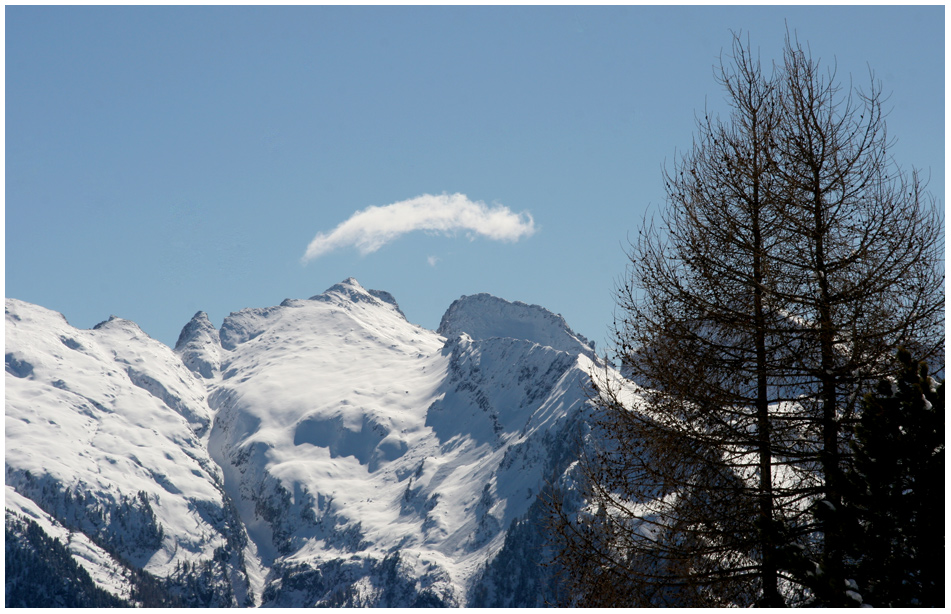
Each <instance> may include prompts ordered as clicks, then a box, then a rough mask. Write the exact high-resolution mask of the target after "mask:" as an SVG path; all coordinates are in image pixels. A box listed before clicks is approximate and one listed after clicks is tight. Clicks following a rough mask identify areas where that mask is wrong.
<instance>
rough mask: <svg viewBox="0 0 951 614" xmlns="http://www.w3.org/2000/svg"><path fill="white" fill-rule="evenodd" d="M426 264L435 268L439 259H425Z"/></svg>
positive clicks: (432, 257) (433, 257) (434, 257)
mask: <svg viewBox="0 0 951 614" xmlns="http://www.w3.org/2000/svg"><path fill="white" fill-rule="evenodd" d="M426 262H428V263H429V266H433V267H434V266H436V263H437V262H439V258H437V257H436V256H429V257H428V258H426Z"/></svg>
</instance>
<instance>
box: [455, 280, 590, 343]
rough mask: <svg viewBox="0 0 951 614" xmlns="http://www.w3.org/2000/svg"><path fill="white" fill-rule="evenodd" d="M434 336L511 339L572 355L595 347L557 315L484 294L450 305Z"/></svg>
mask: <svg viewBox="0 0 951 614" xmlns="http://www.w3.org/2000/svg"><path fill="white" fill-rule="evenodd" d="M436 332H438V333H439V334H440V335H443V336H444V337H455V336H457V335H459V334H460V333H466V334H467V335H469V336H470V337H472V338H473V339H490V338H493V337H511V338H513V339H523V340H526V341H531V342H533V343H537V344H539V345H543V346H548V347H551V348H554V349H556V350H561V351H564V352H570V353H574V354H576V353H581V354H585V355H587V356H591V355H593V353H594V344H593V343H591V342H590V341H588V339H586V338H585V337H583V336H581V335H579V334H577V333H575V332H574V331H572V330H571V329H570V328H569V327H568V324H567V323H566V322H565V319H564V318H563V317H561V316H560V315H557V314H554V313H552V312H550V311H548V310H547V309H545V308H544V307H540V306H539V305H528V304H526V303H522V302H520V301H515V302H510V301H506V300H505V299H501V298H498V297H495V296H492V295H491V294H485V293H482V294H474V295H471V296H463V297H461V298H459V299H458V300H456V301H453V303H452V305H450V306H449V309H448V310H447V311H446V313H445V314H444V315H443V317H442V320H441V321H440V323H439V328H438V329H437V331H436Z"/></svg>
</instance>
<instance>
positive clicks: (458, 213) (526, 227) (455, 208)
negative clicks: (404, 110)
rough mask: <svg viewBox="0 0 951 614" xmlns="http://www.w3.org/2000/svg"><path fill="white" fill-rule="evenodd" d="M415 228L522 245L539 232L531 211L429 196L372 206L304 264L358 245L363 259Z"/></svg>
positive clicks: (314, 247)
mask: <svg viewBox="0 0 951 614" xmlns="http://www.w3.org/2000/svg"><path fill="white" fill-rule="evenodd" d="M414 230H425V231H428V232H432V233H437V234H443V235H451V234H454V233H456V232H457V231H459V230H465V231H468V232H470V233H472V234H471V235H470V238H474V235H482V236H484V237H486V238H488V239H493V240H496V241H518V240H519V239H521V238H522V237H528V236H531V235H532V234H533V233H534V232H535V221H534V220H533V219H532V216H531V214H530V213H528V212H527V211H523V212H521V213H517V214H516V213H512V212H511V211H510V210H509V208H508V207H504V206H502V205H494V206H492V207H489V206H487V205H486V204H485V203H483V202H481V201H475V202H473V201H471V200H469V199H468V198H467V197H466V195H465V194H440V195H437V196H434V195H432V194H423V195H422V196H417V197H416V198H411V199H410V200H404V201H400V202H398V203H393V204H391V205H386V206H383V207H367V208H366V209H364V210H362V211H357V212H356V213H354V214H353V215H351V216H350V219H348V220H346V221H345V222H343V223H341V224H340V225H339V226H337V227H336V228H334V229H333V230H331V231H330V232H329V233H323V232H319V233H317V236H315V237H314V239H313V240H312V241H311V242H310V245H308V246H307V251H306V252H305V253H304V256H303V258H302V259H301V260H302V261H303V262H308V261H310V260H313V259H314V258H319V257H320V256H323V255H324V254H326V253H328V252H332V251H333V250H335V249H339V248H341V247H349V246H353V247H356V248H357V249H359V250H360V253H361V254H363V255H366V254H370V253H373V252H375V251H376V250H378V249H380V248H381V247H383V245H385V244H387V243H389V242H390V241H392V240H394V239H396V238H397V237H400V236H401V235H404V234H406V233H408V232H413V231H414Z"/></svg>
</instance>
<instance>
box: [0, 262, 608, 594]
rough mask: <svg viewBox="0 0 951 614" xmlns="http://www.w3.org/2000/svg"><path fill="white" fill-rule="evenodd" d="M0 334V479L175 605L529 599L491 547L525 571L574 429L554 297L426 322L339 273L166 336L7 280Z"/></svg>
mask: <svg viewBox="0 0 951 614" xmlns="http://www.w3.org/2000/svg"><path fill="white" fill-rule="evenodd" d="M6 330H7V333H6V342H7V357H6V358H7V360H6V367H7V375H6V380H7V390H8V394H7V429H6V432H7V450H8V453H7V458H6V465H7V467H6V474H7V485H8V488H13V489H15V490H16V492H17V493H18V496H20V497H29V498H34V499H33V501H34V503H35V504H36V505H37V506H39V508H40V509H42V510H43V512H44V513H46V514H48V515H49V516H50V518H51V519H53V520H55V521H56V522H59V523H61V524H62V525H63V526H70V527H72V528H73V529H74V530H81V531H87V532H90V535H92V534H95V536H96V539H98V540H100V541H102V543H108V544H110V547H116V548H119V549H120V551H121V552H122V553H123V556H128V557H131V560H133V562H134V564H135V565H137V566H140V567H141V568H144V569H146V570H148V571H149V572H152V573H155V574H156V575H158V576H160V577H162V578H169V580H168V582H169V586H170V587H171V589H170V590H172V592H173V593H174V594H175V595H179V596H181V597H182V599H183V600H185V601H186V602H187V603H189V604H192V605H202V604H204V605H221V606H229V605H270V606H301V605H397V606H413V605H415V606H421V605H467V604H468V605H492V604H500V605H504V604H508V605H512V604H523V605H541V604H542V602H541V601H538V600H539V599H541V598H540V597H539V596H538V595H534V594H532V595H513V594H509V593H508V592H506V591H510V589H507V588H505V586H508V584H506V581H505V580H504V579H502V576H499V575H494V574H495V572H492V573H490V572H489V569H490V567H488V566H487V565H488V564H489V563H490V562H491V561H493V560H494V559H495V558H496V557H497V556H499V555H500V553H503V554H504V553H505V552H508V553H509V554H507V555H505V557H506V558H505V560H506V561H510V560H517V561H518V562H519V563H518V564H519V565H523V566H524V567H525V570H524V573H526V574H537V572H536V571H534V569H535V566H536V562H535V561H533V560H532V559H531V557H526V556H525V555H524V554H515V552H521V551H520V550H518V548H526V547H528V546H527V545H526V544H527V543H528V542H521V541H518V540H528V539H537V532H538V531H539V530H540V529H539V528H537V527H536V528H531V527H535V526H536V524H538V523H539V522H540V521H538V520H537V518H540V517H541V516H540V512H539V503H538V502H537V500H536V497H537V496H538V494H539V492H540V491H541V490H542V489H543V488H545V485H546V480H547V479H549V478H550V477H551V476H552V475H559V474H561V473H563V472H564V469H565V465H566V463H569V462H570V448H571V446H572V445H573V442H575V441H577V440H578V433H577V432H576V431H577V430H578V428H580V427H579V424H580V423H581V422H580V421H581V418H580V417H581V416H582V415H583V414H584V407H585V404H586V397H585V395H584V392H583V390H582V384H583V383H584V381H586V380H587V371H588V370H589V369H590V368H591V366H592V362H591V358H592V357H593V347H592V346H591V344H590V343H589V342H588V341H587V340H586V339H584V338H583V337H581V336H580V335H576V334H575V333H573V332H572V331H571V329H570V328H568V326H567V324H566V323H565V321H564V319H563V318H561V316H557V315H555V314H553V313H551V312H549V311H547V310H545V309H543V308H541V307H539V306H536V305H527V304H524V303H518V302H515V303H511V302H508V301H504V300H502V299H498V298H496V297H492V296H490V295H485V294H482V295H475V296H471V297H463V298H462V299H460V300H458V301H455V302H454V303H453V305H452V306H450V308H449V310H447V312H446V315H445V316H444V317H443V320H442V323H441V326H440V330H439V331H438V332H437V331H431V330H426V329H424V328H421V327H419V326H416V325H414V324H411V323H409V322H408V321H407V320H406V318H405V317H404V315H403V313H402V311H401V310H400V309H399V306H398V304H397V302H396V300H395V299H394V298H393V297H392V295H390V294H389V293H387V292H383V291H377V290H367V289H364V288H363V287H362V286H360V284H359V283H358V282H357V281H356V280H354V279H352V278H351V279H347V280H345V281H343V282H341V283H339V284H335V285H334V286H331V287H330V288H328V289H327V290H326V291H325V292H323V293H321V294H319V295H316V296H313V297H311V298H309V299H287V300H285V301H283V302H282V303H281V304H280V305H278V306H272V307H264V308H253V309H243V310H240V311H236V312H233V313H231V314H230V315H229V316H228V317H227V318H225V319H224V322H223V323H222V326H221V328H220V329H216V328H215V327H214V325H212V324H211V322H210V321H209V319H208V317H207V314H205V313H204V312H198V313H196V314H195V316H194V317H193V318H192V319H191V320H190V321H189V322H188V323H187V324H186V325H185V326H184V328H183V330H182V333H181V335H180V336H179V339H178V342H177V343H176V344H175V348H174V350H172V349H171V348H168V347H167V346H164V345H162V344H161V343H159V342H157V341H155V340H154V339H151V338H150V337H148V335H145V334H144V333H143V332H142V331H141V330H140V329H139V328H138V327H137V326H135V324H134V323H132V322H129V321H126V320H122V319H121V318H111V319H110V320H108V321H107V322H105V323H103V324H101V325H99V326H98V327H97V328H96V329H94V330H87V331H83V330H77V329H75V328H73V327H71V326H69V324H68V323H66V320H65V318H63V317H62V316H61V315H60V314H56V313H55V312H51V311H49V310H44V309H43V308H40V307H36V306H32V305H29V304H28V303H22V302H17V301H12V300H10V299H8V300H7V329H6ZM64 501H65V502H66V503H65V504H64V503H63V502H64ZM120 508H121V509H123V510H126V509H127V508H128V510H132V511H135V513H136V514H138V516H139V517H141V518H142V519H145V520H147V521H148V522H145V520H143V523H145V524H146V525H148V526H145V527H135V528H133V527H126V526H124V525H123V524H122V523H121V521H120V518H119V515H118V510H119V509H120ZM529 517H531V518H535V519H536V520H532V521H531V522H530V523H529V524H528V525H526V524H524V523H525V522H528V521H527V520H525V519H526V518H529ZM520 520H521V521H522V522H523V524H522V525H521V528H520V529H519V533H518V535H519V536H520V537H518V538H517V539H516V538H515V537H510V536H509V530H510V528H511V527H513V526H514V525H515V524H516V523H517V522H519V521H520ZM532 523H535V524H532ZM140 524H141V523H140ZM539 526H540V525H539ZM143 529H144V533H143ZM133 535H140V536H142V539H138V538H136V539H138V541H134V540H133V541H131V542H130V540H131V536H133ZM513 540H515V541H513ZM539 555H540V554H539ZM513 557H514V558H513ZM505 565H511V563H505ZM533 577H534V576H533ZM198 578H204V580H202V582H209V581H210V582H211V583H212V590H211V592H210V593H209V592H207V591H206V592H205V593H194V592H190V591H194V590H195V589H194V588H189V587H194V586H195V584H194V583H195V582H197V581H198ZM500 583H501V584H500ZM199 595H203V596H202V597H199ZM202 599H204V601H203V602H202V601H201V600H202Z"/></svg>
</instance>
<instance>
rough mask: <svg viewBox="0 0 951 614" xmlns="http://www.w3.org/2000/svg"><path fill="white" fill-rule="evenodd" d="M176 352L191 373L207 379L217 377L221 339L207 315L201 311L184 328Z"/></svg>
mask: <svg viewBox="0 0 951 614" xmlns="http://www.w3.org/2000/svg"><path fill="white" fill-rule="evenodd" d="M175 352H176V353H177V354H179V355H180V356H181V357H182V362H183V363H185V366H186V367H188V368H189V369H190V370H191V371H193V372H195V373H198V374H199V375H201V376H202V377H204V378H205V379H211V378H213V377H214V376H215V373H217V372H218V370H219V369H220V366H221V339H220V337H219V335H218V330H217V329H216V328H215V326H214V325H213V324H212V323H211V321H210V320H209V319H208V314H207V313H205V312H204V311H199V312H198V313H196V314H195V315H194V316H192V319H191V320H189V322H188V324H186V325H185V327H184V328H182V333H181V334H180V335H179V336H178V342H177V343H176V344H175Z"/></svg>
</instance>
